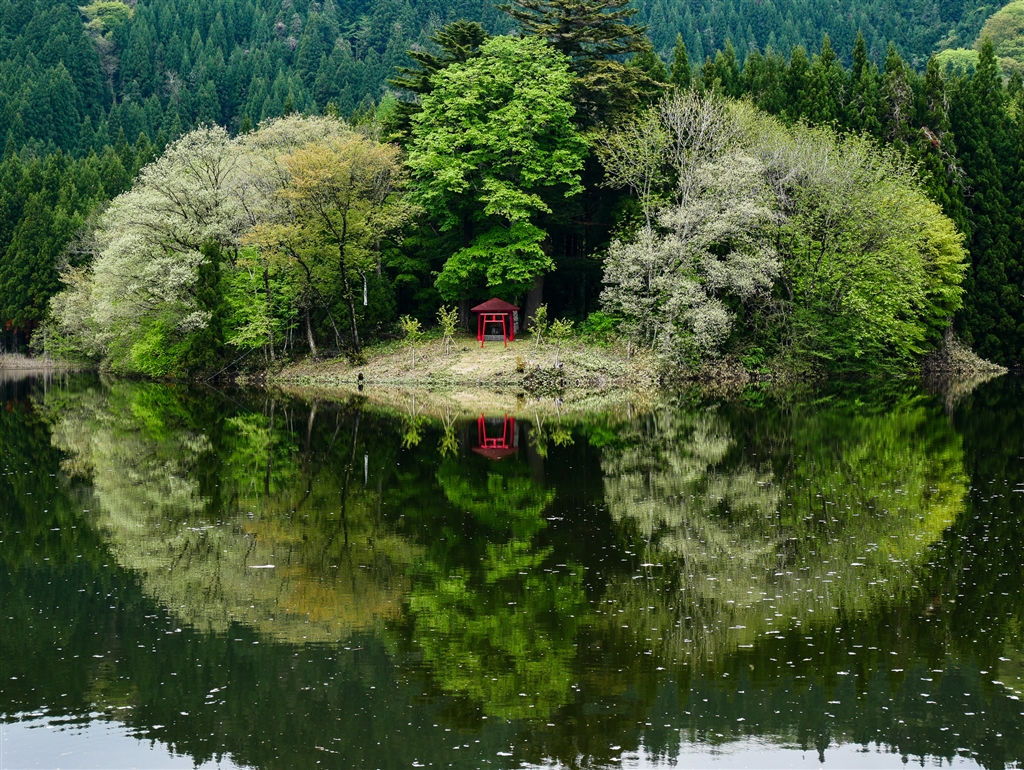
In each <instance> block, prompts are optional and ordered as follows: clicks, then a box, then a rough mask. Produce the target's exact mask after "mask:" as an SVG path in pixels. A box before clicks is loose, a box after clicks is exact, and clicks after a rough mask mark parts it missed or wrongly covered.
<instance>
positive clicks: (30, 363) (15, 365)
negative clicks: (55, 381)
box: [0, 353, 68, 371]
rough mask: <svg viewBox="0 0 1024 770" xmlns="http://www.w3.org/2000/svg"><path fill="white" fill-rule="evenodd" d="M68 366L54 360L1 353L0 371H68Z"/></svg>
mask: <svg viewBox="0 0 1024 770" xmlns="http://www.w3.org/2000/svg"><path fill="white" fill-rule="evenodd" d="M67 368H68V367H67V365H66V364H62V363H60V362H57V361H54V360H53V359H52V358H49V357H47V358H32V357H30V356H23V355H22V354H21V353H0V369H17V370H21V371H45V370H50V371H53V370H56V369H67Z"/></svg>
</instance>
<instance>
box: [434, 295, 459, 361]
mask: <svg viewBox="0 0 1024 770" xmlns="http://www.w3.org/2000/svg"><path fill="white" fill-rule="evenodd" d="M437 325H438V326H440V327H441V343H442V344H443V345H444V353H445V355H451V352H452V345H453V344H454V343H455V330H456V329H457V328H458V326H459V309H458V308H457V307H450V306H448V305H442V306H441V307H439V308H438V309H437Z"/></svg>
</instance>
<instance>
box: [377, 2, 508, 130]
mask: <svg viewBox="0 0 1024 770" xmlns="http://www.w3.org/2000/svg"><path fill="white" fill-rule="evenodd" d="M489 37H490V36H489V35H488V34H487V32H486V31H484V28H483V26H481V25H480V24H478V23H476V22H472V21H455V22H452V23H451V24H448V25H446V26H444V27H442V28H441V29H439V30H438V31H437V32H435V33H434V34H433V35H431V38H430V39H431V40H432V41H433V42H434V43H435V44H436V45H437V47H438V48H439V49H440V53H437V54H434V53H431V52H430V51H424V50H409V51H407V52H406V53H407V54H408V56H409V58H410V59H412V60H413V62H415V64H416V66H414V67H398V68H397V72H398V74H397V75H396V76H395V77H393V78H391V79H390V80H389V81H388V82H389V83H390V84H391V85H392V86H394V87H395V88H397V89H399V90H401V91H407V92H409V93H410V94H413V95H414V96H416V97H422V96H426V95H427V94H429V93H430V92H431V91H432V90H433V87H434V86H433V84H432V82H431V78H432V77H433V75H434V74H435V73H437V72H440V71H441V70H443V69H444V68H445V67H448V66H449V65H451V64H456V63H461V62H465V61H468V60H469V59H471V58H473V57H474V56H477V55H478V54H479V53H480V46H481V45H483V44H484V43H485V42H487V40H488V39H489ZM419 111H420V106H419V101H418V99H417V101H405V100H400V101H399V102H398V104H397V105H396V107H395V109H394V111H393V112H392V114H391V116H390V117H389V120H388V129H389V131H390V132H392V133H393V134H394V135H395V136H396V137H398V138H400V139H401V138H407V137H408V135H409V131H410V129H411V128H412V122H411V121H412V116H413V115H415V114H416V113H418V112H419Z"/></svg>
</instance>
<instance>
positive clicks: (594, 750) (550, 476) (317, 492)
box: [0, 377, 1024, 770]
mask: <svg viewBox="0 0 1024 770" xmlns="http://www.w3.org/2000/svg"><path fill="white" fill-rule="evenodd" d="M406 401H407V402H406ZM406 401H403V400H402V399H397V400H396V403H395V404H394V407H393V408H392V409H380V408H372V407H370V406H368V405H366V404H361V403H358V402H355V401H352V402H346V403H329V402H323V401H321V402H318V403H313V402H312V401H302V400H297V399H296V400H291V399H287V398H282V397H280V396H278V397H276V398H272V397H270V396H268V395H266V394H263V393H252V392H248V393H246V392H238V391H232V392H217V391H213V390H206V391H199V392H196V391H188V390H187V389H182V388H173V387H168V386H164V385H149V384H138V383H126V382H107V383H101V382H99V381H98V380H95V379H90V378H88V377H81V378H68V379H63V380H57V381H50V382H43V381H40V380H31V379H23V380H10V379H9V380H7V381H5V382H2V383H0V505H2V511H0V603H2V613H0V622H2V633H0V722H2V723H3V724H2V729H3V735H2V740H0V750H2V752H3V753H2V755H0V767H3V768H4V770H8V769H10V768H18V767H44V768H50V767H62V768H66V767H108V768H113V767H118V768H120V767H133V766H138V767H173V766H182V767H192V766H210V767H213V766H216V765H218V764H219V765H220V766H221V767H242V766H244V767H259V768H312V767H336V768H408V767H418V766H427V767H457V768H482V767H505V768H509V767H523V766H530V767H573V768H575V767H580V768H582V767H670V766H677V767H684V768H685V767H756V768H766V767H818V766H819V764H820V762H822V761H824V763H825V766H826V767H835V768H845V767H850V768H861V767H865V768H867V767H870V768H883V767H899V766H902V765H903V764H904V763H905V762H907V761H910V762H915V763H921V764H922V765H925V766H939V765H940V764H941V765H943V766H946V765H949V764H952V765H955V766H964V767H976V766H982V767H985V768H1013V767H1022V766H1024V729H1022V728H1024V383H1022V381H1021V380H1020V379H1014V378H1012V377H1004V378H1000V379H997V380H994V381H992V382H989V383H986V384H984V385H982V386H980V387H978V388H977V389H976V390H975V391H974V392H973V393H971V394H968V395H965V396H962V397H960V398H958V399H957V398H954V397H952V396H950V397H946V398H942V397H938V396H933V395H928V394H926V393H924V392H917V391H911V392H892V393H887V394H885V395H881V394H867V395H866V394H865V393H859V394H848V395H846V396H831V397H825V396H817V397H810V396H805V397H801V398H796V397H792V398H788V399H782V398H779V397H770V396H766V395H764V394H763V393H758V392H750V393H747V394H746V395H745V396H744V397H742V398H738V399H736V400H733V401H723V402H715V401H708V400H701V399H698V398H695V397H690V398H686V399H676V401H675V403H673V404H671V405H665V406H662V407H659V408H656V409H653V410H646V411H645V410H641V409H638V408H636V407H634V406H632V405H630V406H623V408H622V409H621V410H619V411H616V412H612V413H607V414H602V415H598V416H590V417H578V416H573V415H562V416H561V417H559V415H557V414H552V415H549V416H548V417H543V416H542V415H540V416H535V415H534V414H533V413H532V411H531V410H530V409H526V410H525V411H524V412H523V413H522V414H521V415H519V419H517V420H516V421H515V423H514V424H512V423H508V424H507V425H506V424H504V423H503V421H501V420H492V421H487V422H485V423H484V424H483V426H482V428H481V426H480V425H479V424H478V422H477V421H476V420H460V421H446V420H431V419H428V418H427V417H425V416H424V415H423V414H422V413H421V412H419V411H418V410H417V409H416V408H415V407H414V405H413V402H412V401H411V399H407V400H406ZM481 429H482V430H483V432H484V433H485V434H486V437H487V438H488V439H492V440H493V439H496V438H497V437H499V436H501V435H504V438H505V444H506V445H507V448H506V449H501V448H494V447H491V448H490V449H489V450H488V451H484V452H480V451H478V450H480V448H481V447H480V443H481V434H480V432H481ZM492 443H498V444H499V445H500V440H498V441H496V442H495V441H492Z"/></svg>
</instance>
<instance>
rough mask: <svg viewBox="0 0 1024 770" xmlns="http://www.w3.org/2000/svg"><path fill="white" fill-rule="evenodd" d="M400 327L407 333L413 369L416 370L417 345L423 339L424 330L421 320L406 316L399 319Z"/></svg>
mask: <svg viewBox="0 0 1024 770" xmlns="http://www.w3.org/2000/svg"><path fill="white" fill-rule="evenodd" d="M398 324H399V326H401V327H402V331H403V332H405V338H406V339H407V340H408V341H409V351H410V357H411V360H412V368H413V369H415V368H416V343H417V342H419V341H420V340H421V339H422V338H423V329H422V328H421V327H420V319H418V318H413V317H412V316H408V315H404V316H402V317H401V318H399V319H398Z"/></svg>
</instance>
